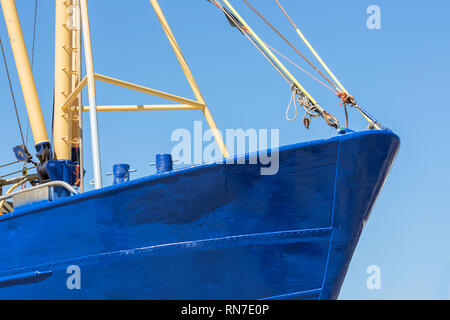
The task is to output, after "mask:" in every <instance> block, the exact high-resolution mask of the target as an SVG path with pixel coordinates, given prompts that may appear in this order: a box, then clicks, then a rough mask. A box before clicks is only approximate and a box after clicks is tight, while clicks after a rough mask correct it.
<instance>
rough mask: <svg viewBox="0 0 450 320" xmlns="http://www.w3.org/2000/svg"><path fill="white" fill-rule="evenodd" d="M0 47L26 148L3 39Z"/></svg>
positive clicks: (0, 41) (0, 40)
mask: <svg viewBox="0 0 450 320" xmlns="http://www.w3.org/2000/svg"><path fill="white" fill-rule="evenodd" d="M0 46H1V49H2V56H3V62H4V64H5V69H6V75H7V76H8V82H9V89H10V91H11V97H12V100H13V104H14V110H15V111H16V118H17V123H18V125H19V130H20V136H21V138H22V143H23V146H24V147H25V148H26V145H25V139H24V137H23V131H22V125H21V123H20V118H19V111H18V110H17V104H16V98H15V96H14V90H13V87H12V83H11V76H10V74H9V69H8V63H7V62H6V56H5V50H4V48H3V42H2V39H1V38H0Z"/></svg>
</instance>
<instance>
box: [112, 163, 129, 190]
mask: <svg viewBox="0 0 450 320" xmlns="http://www.w3.org/2000/svg"><path fill="white" fill-rule="evenodd" d="M113 175H114V184H115V185H116V184H121V183H124V182H128V181H130V166H129V165H128V164H115V165H114V167H113Z"/></svg>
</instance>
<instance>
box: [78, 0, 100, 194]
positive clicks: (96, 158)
mask: <svg viewBox="0 0 450 320" xmlns="http://www.w3.org/2000/svg"><path fill="white" fill-rule="evenodd" d="M80 7H81V22H82V25H83V41H84V55H85V59H86V73H87V75H86V76H87V79H88V91H89V108H90V109H89V115H90V122H91V144H92V161H93V167H94V179H95V189H101V188H102V187H103V182H102V167H101V163H100V146H99V138H98V119H97V101H96V96H95V75H94V63H93V58H92V44H91V32H90V28H89V14H88V8H87V2H86V0H80Z"/></svg>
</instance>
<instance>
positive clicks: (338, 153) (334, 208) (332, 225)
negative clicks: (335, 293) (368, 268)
mask: <svg viewBox="0 0 450 320" xmlns="http://www.w3.org/2000/svg"><path fill="white" fill-rule="evenodd" d="M340 158H341V142H339V145H338V150H337V156H336V175H335V177H334V192H333V206H332V209H331V210H332V211H331V222H330V228H331V229H333V227H334V214H335V211H336V191H337V183H338V178H339V177H338V176H339V160H340ZM333 235H334V232H331V235H330V244H329V246H328V255H327V261H326V264H325V271H324V273H323V280H322V290H321V292H320V297H319V299H320V300H322V293H323V289H324V288H325V282H326V280H327V273H328V265H329V263H330V257H331V248H332V245H333Z"/></svg>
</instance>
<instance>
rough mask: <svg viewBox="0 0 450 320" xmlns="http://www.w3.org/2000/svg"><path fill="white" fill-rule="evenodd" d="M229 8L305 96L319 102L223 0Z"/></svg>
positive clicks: (225, 1) (315, 102)
mask: <svg viewBox="0 0 450 320" xmlns="http://www.w3.org/2000/svg"><path fill="white" fill-rule="evenodd" d="M223 2H224V3H225V5H226V6H227V7H228V9H229V10H230V11H231V12H232V13H233V14H234V15H235V16H236V18H237V19H238V20H239V22H240V23H242V25H243V26H244V27H245V28H246V30H247V31H248V33H250V34H251V36H252V37H253V38H254V39H255V40H256V42H257V43H258V44H259V45H260V46H261V47H262V48H263V49H264V51H265V52H266V53H267V54H268V55H269V56H270V58H271V59H272V60H273V61H274V62H275V63H276V64H277V65H278V67H280V68H281V70H283V72H284V73H285V74H286V76H287V77H288V78H289V80H291V81H292V83H294V84H295V86H296V87H297V88H298V89H300V90H301V91H302V92H303V93H304V94H305V96H307V97H308V99H309V100H310V101H311V102H312V103H313V104H317V101H316V100H315V99H314V98H313V97H312V96H311V95H310V94H309V92H308V91H307V90H306V89H305V88H304V87H303V86H302V85H301V84H300V82H299V81H298V80H297V79H296V78H295V77H294V76H293V75H292V73H291V72H290V71H289V70H288V69H287V68H286V67H285V66H284V64H283V63H282V62H281V61H280V60H279V59H278V58H277V56H276V55H275V54H274V53H273V52H272V51H271V50H270V49H269V48H268V47H267V45H266V44H265V42H264V41H262V40H261V39H260V38H259V36H258V35H257V34H256V33H255V32H254V31H253V29H252V28H250V26H249V25H248V24H247V22H246V21H245V20H244V19H243V18H242V17H241V16H240V15H239V13H238V12H237V11H236V9H235V8H234V7H233V6H232V5H231V4H230V2H229V1H228V0H223Z"/></svg>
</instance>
